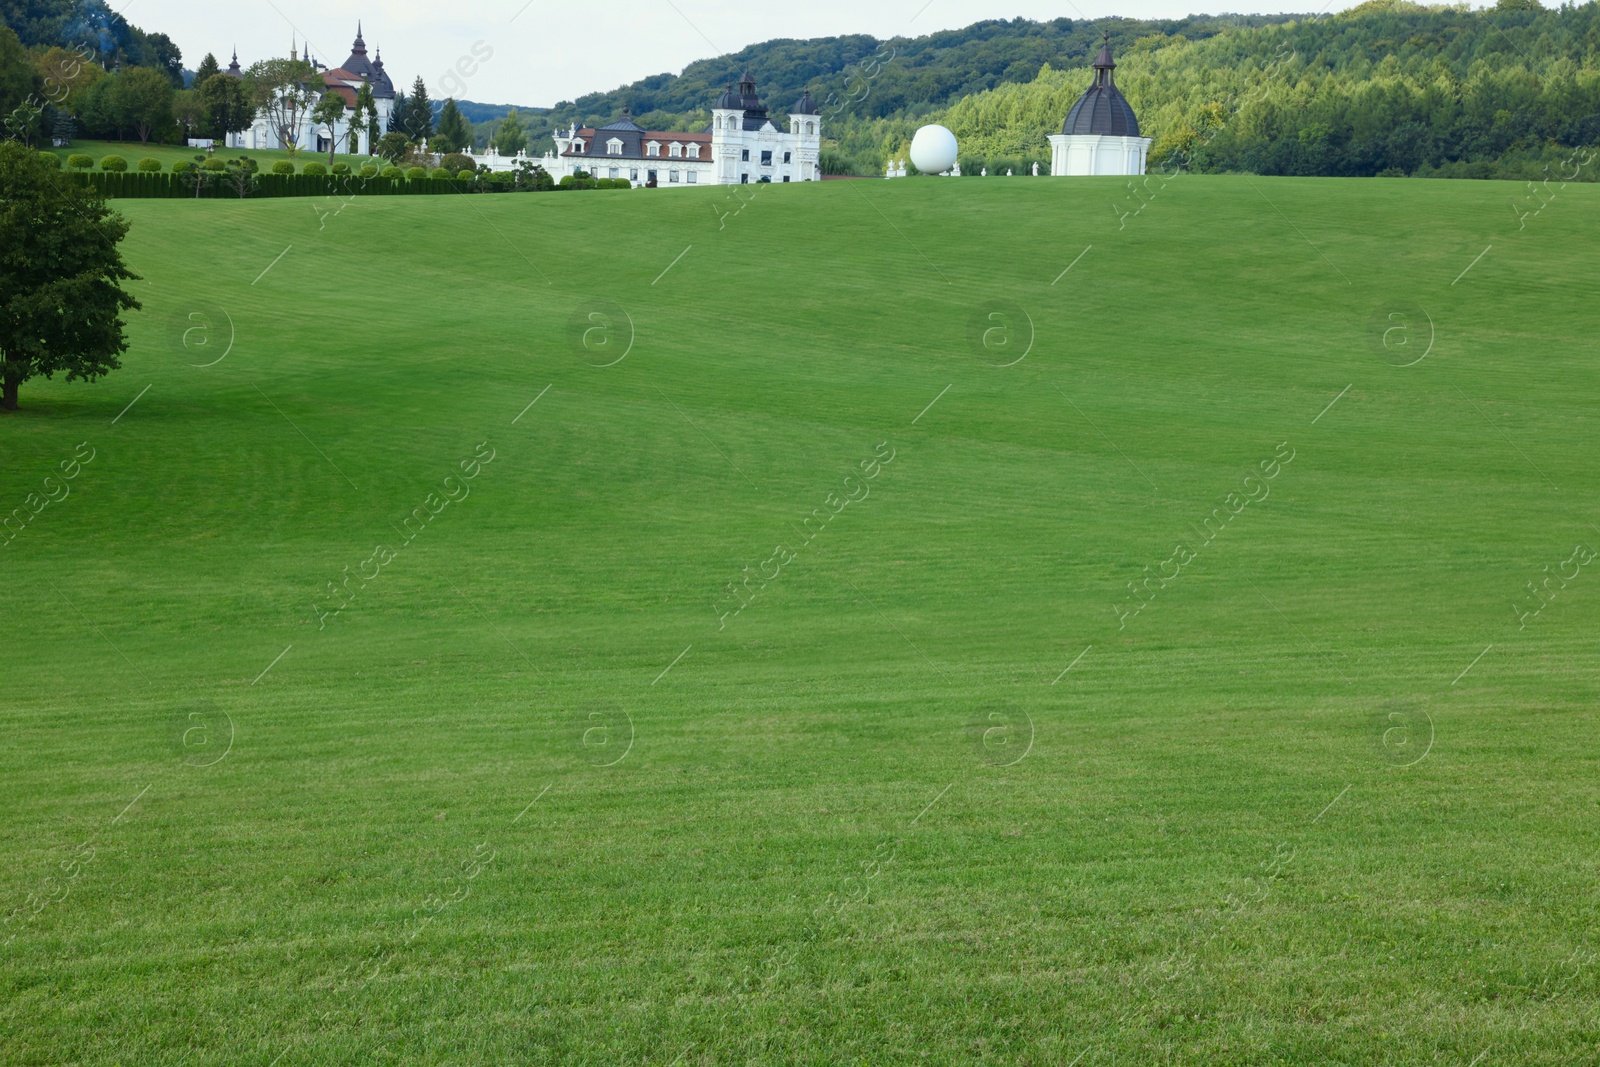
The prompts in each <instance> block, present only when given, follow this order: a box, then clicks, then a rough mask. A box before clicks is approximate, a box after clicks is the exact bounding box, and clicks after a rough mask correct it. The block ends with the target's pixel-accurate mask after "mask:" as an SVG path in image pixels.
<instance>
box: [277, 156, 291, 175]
mask: <svg viewBox="0 0 1600 1067" xmlns="http://www.w3.org/2000/svg"><path fill="white" fill-rule="evenodd" d="M272 173H274V174H293V173H294V164H293V163H290V162H289V161H288V160H287V159H280V160H278V161H277V162H276V163H274V164H273V165H272Z"/></svg>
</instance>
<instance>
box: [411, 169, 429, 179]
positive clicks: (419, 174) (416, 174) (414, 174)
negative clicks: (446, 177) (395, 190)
mask: <svg viewBox="0 0 1600 1067" xmlns="http://www.w3.org/2000/svg"><path fill="white" fill-rule="evenodd" d="M427 176H428V172H427V171H425V170H423V169H422V168H421V167H410V168H408V169H407V170H406V177H407V178H410V179H411V180H412V181H417V180H419V179H421V178H426V177H427Z"/></svg>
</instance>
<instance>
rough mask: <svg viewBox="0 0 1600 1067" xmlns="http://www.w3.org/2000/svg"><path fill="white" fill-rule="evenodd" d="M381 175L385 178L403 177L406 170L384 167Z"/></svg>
mask: <svg viewBox="0 0 1600 1067" xmlns="http://www.w3.org/2000/svg"><path fill="white" fill-rule="evenodd" d="M383 176H384V177H385V178H404V177H405V176H406V172H405V171H403V170H401V169H400V168H399V167H384V168H383Z"/></svg>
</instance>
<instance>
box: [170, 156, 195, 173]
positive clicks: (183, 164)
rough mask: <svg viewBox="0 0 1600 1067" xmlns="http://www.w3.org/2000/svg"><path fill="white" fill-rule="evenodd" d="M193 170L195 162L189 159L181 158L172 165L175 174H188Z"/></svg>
mask: <svg viewBox="0 0 1600 1067" xmlns="http://www.w3.org/2000/svg"><path fill="white" fill-rule="evenodd" d="M191 170H194V164H193V163H190V162H189V161H188V160H187V159H180V160H178V161H177V162H176V163H174V164H173V165H172V173H174V174H188V173H189V172H190V171H191Z"/></svg>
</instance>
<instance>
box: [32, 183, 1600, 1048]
mask: <svg viewBox="0 0 1600 1067" xmlns="http://www.w3.org/2000/svg"><path fill="white" fill-rule="evenodd" d="M740 192H747V191H746V190H740ZM1523 193H1524V190H1523V189H1521V188H1520V187H1518V186H1513V185H1510V184H1492V183H1474V182H1443V181H1440V182H1423V181H1406V180H1399V181H1384V180H1367V181H1333V180H1274V179H1260V178H1258V179H1247V178H1204V177H1185V178H1181V179H1179V180H1177V181H1174V182H1172V183H1170V184H1169V185H1167V186H1166V187H1165V188H1163V189H1161V190H1160V191H1159V192H1158V193H1157V194H1156V195H1155V196H1154V198H1153V199H1152V200H1151V201H1150V202H1149V204H1148V206H1147V207H1145V208H1144V210H1143V211H1142V212H1140V213H1138V214H1136V215H1135V214H1132V213H1131V212H1132V208H1133V204H1132V202H1130V201H1128V200H1127V199H1126V190H1125V189H1124V187H1123V183H1121V182H1118V181H1109V180H1104V181H1103V180H1076V181H1026V182H1025V181H1005V180H1001V179H991V180H983V181H966V182H945V181H936V180H932V179H922V180H907V181H897V182H838V183H825V184H808V185H791V186H771V187H763V188H761V189H759V190H755V191H754V192H753V197H752V199H751V200H750V201H749V202H748V203H747V204H745V205H744V206H743V207H742V209H741V207H740V203H739V202H738V201H736V200H734V199H732V191H730V190H726V189H701V190H679V191H675V192H671V193H668V192H661V193H658V194H657V195H653V196H647V195H632V196H627V197H623V196H614V197H608V196H603V195H596V196H573V197H569V196H502V197H466V196H463V197H460V198H451V197H416V198H412V197H375V198H371V199H361V200H356V201H354V202H352V203H350V204H349V205H348V206H345V207H344V208H343V210H342V211H340V210H338V205H337V204H336V203H335V202H332V201H318V200H306V199H293V200H289V199H285V200H264V201H255V202H236V201H221V200H217V201H202V202H196V203H188V202H183V201H160V200H149V201H140V200H131V201H119V202H117V205H116V206H117V208H118V210H120V211H122V212H123V213H124V214H125V215H126V216H127V217H128V218H129V219H130V220H132V223H133V229H132V233H131V235H130V237H129V239H128V241H127V244H126V249H127V255H128V259H129V261H130V264H131V265H132V267H133V268H134V269H135V270H136V271H137V272H138V273H139V274H141V275H142V277H143V280H142V281H140V282H137V283H135V284H134V291H135V292H136V293H137V295H138V297H139V299H140V300H142V301H143V304H144V309H143V311H142V312H139V313H136V314H134V315H133V316H132V323H131V325H130V328H129V334H130V338H131V341H132V348H131V350H130V351H129V352H128V354H127V356H126V357H125V366H124V368H123V369H122V370H121V371H120V372H118V373H116V374H113V375H112V376H110V377H109V378H107V379H105V380H102V381H100V382H97V383H94V384H92V385H84V384H81V383H79V384H68V383H65V382H60V381H57V382H29V383H27V384H26V385H24V387H23V391H22V403H23V408H24V410H23V411H21V412H20V413H18V414H16V415H13V416H8V417H6V418H5V419H3V420H0V454H3V456H4V474H5V476H4V479H3V485H4V487H5V492H6V493H7V496H8V499H7V500H6V502H5V503H4V508H5V509H9V508H12V507H24V513H25V514H26V513H28V509H27V508H26V507H25V501H26V499H27V497H28V494H29V493H31V492H37V493H40V494H43V493H44V492H46V488H45V483H44V481H43V479H44V478H45V477H46V476H47V475H50V474H52V473H53V472H57V471H60V470H62V468H61V464H62V463H63V462H65V463H66V464H67V467H66V468H65V469H66V470H67V471H69V472H71V471H74V470H75V471H76V476H75V477H74V478H72V479H71V480H70V481H66V482H61V483H51V485H52V486H53V488H51V489H50V490H49V491H50V492H51V493H53V494H54V495H55V496H57V497H58V498H59V499H58V500H57V501H56V502H54V503H50V504H49V505H48V506H46V507H45V508H44V509H43V511H41V512H40V513H38V514H37V515H36V516H33V517H31V518H30V520H29V522H28V524H27V526H26V528H25V529H23V530H22V532H21V533H19V534H17V535H16V536H15V538H14V539H13V540H11V541H10V542H9V543H8V544H6V547H4V548H0V552H3V553H4V556H3V566H4V568H5V572H4V573H5V580H4V583H3V593H0V596H3V604H4V614H3V616H0V618H3V620H4V621H3V626H4V630H3V633H4V640H5V645H6V647H7V649H8V652H9V654H8V655H7V657H6V661H5V663H6V669H5V673H4V693H5V699H4V703H3V705H0V730H3V737H4V744H3V745H0V775H3V778H0V780H3V781H4V782H5V783H6V789H5V791H4V792H5V803H4V807H3V809H0V811H3V814H0V848H3V851H4V856H5V863H4V864H3V867H0V909H3V910H0V918H3V925H0V943H3V944H5V946H6V947H5V950H4V951H5V956H4V961H5V962H4V966H3V967H0V994H3V995H0V1035H3V1037H0V1063H4V1064H52V1065H53V1064H107V1065H110V1064H121V1065H135V1064H138V1065H149V1064H170V1065H176V1064H180V1063H181V1064H185V1065H201V1064H217V1065H221V1064H228V1065H240V1064H244V1065H259V1067H268V1065H270V1064H277V1065H279V1067H299V1065H305V1064H386V1063H397V1064H398V1063H405V1064H439V1065H444V1064H457V1065H459V1064H503V1063H528V1064H595V1065H600V1064H606V1065H612V1064H653V1065H661V1067H665V1065H668V1064H681V1065H690V1064H696V1065H701V1064H703V1065H710V1064H763V1065H765V1064H771V1065H779V1064H817V1065H822V1064H890V1063H905V1064H964V1063H974V1062H983V1063H995V1064H1040V1065H1042V1064H1070V1063H1074V1062H1076V1063H1079V1064H1081V1065H1083V1067H1092V1065H1110V1064H1144V1063H1161V1064H1197V1065H1198V1064H1207V1065H1211V1064H1348V1065H1357V1064H1361V1065H1367V1064H1379V1063H1384V1064H1439V1065H1458V1067H1467V1065H1469V1064H1477V1065H1479V1067H1494V1065H1504V1064H1572V1063H1580V1062H1593V1061H1594V1057H1595V1054H1596V1047H1597V1043H1600V1023H1597V1018H1596V1004H1597V1001H1600V979H1597V975H1600V934H1597V932H1596V901H1597V892H1596V885H1597V868H1600V851H1597V845H1600V833H1597V829H1600V746H1597V745H1596V729H1597V726H1600V715H1597V713H1596V696H1597V688H1600V676H1597V668H1600V650H1597V648H1596V645H1595V633H1596V626H1597V624H1600V574H1597V573H1594V572H1595V571H1596V570H1597V569H1600V568H1596V567H1594V566H1589V565H1585V564H1584V562H1583V560H1584V559H1585V553H1583V552H1580V553H1578V554H1577V555H1576V556H1575V555H1574V548H1575V546H1578V545H1580V544H1581V545H1584V546H1590V547H1594V548H1600V530H1596V528H1595V524H1600V507H1597V506H1596V503H1595V493H1596V490H1597V489H1600V475H1597V473H1596V471H1595V459H1594V457H1595V446H1596V444H1597V442H1600V428H1597V426H1596V421H1595V420H1596V404H1597V401H1600V358H1597V357H1600V349H1597V342H1596V336H1595V326H1596V321H1597V317H1596V312H1595V307H1596V303H1595V292H1594V290H1595V282H1594V271H1593V264H1594V249H1595V248H1596V247H1597V245H1600V210H1597V208H1600V189H1596V188H1595V187H1593V186H1583V187H1570V188H1568V189H1566V190H1563V191H1561V192H1560V193H1559V195H1558V196H1557V197H1556V198H1555V199H1554V200H1553V201H1552V202H1551V203H1550V204H1549V206H1547V207H1546V208H1545V209H1544V210H1543V212H1542V213H1541V214H1540V215H1538V216H1537V217H1530V218H1528V219H1526V220H1525V226H1524V228H1522V229H1518V222H1517V218H1516V216H1515V215H1514V214H1513V213H1511V212H1508V211H1507V210H1506V202H1507V199H1508V198H1515V197H1521V196H1522V195H1523ZM1113 205H1124V206H1123V207H1120V208H1114V207H1113ZM1486 249H1487V252H1486V251H1485V250H1486ZM1069 265H1070V268H1071V269H1070V270H1069V269H1067V268H1068V267H1069ZM994 315H998V316H1000V317H999V318H991V317H990V316H994ZM1391 316H1397V317H1391ZM1030 321H1031V324H1032V325H1031V327H1030V326H1029V325H1028V323H1029V322H1030ZM1430 321H1431V324H1432V325H1431V327H1430V326H1429V322H1430ZM630 324H631V325H630ZM1008 329H1009V330H1010V331H1011V332H1009V333H1005V332H1004V331H1006V330H1008ZM985 331H990V332H988V333H985ZM995 331H1000V332H995ZM1030 331H1031V333H1032V335H1033V336H1032V346H1031V348H1028V347H1027V342H1028V340H1029V338H1028V334H1029V333H1030ZM1430 333H1431V335H1432V336H1431V349H1430V348H1429V347H1428V342H1429V340H1430V337H1429V335H1430ZM1386 335H1387V337H1388V344H1387V346H1386V345H1385V343H1384V338H1385V336H1386ZM185 339H187V344H186V343H185ZM230 339H231V347H229V346H228V342H229V341H230ZM202 342H209V343H207V344H202ZM630 342H631V348H630V347H629V343H630ZM985 342H987V344H986V343H985ZM1002 342H1006V343H1002ZM624 353H625V358H622V359H621V361H620V362H616V360H617V359H618V357H619V356H622V355H623V354H624ZM1424 353H1425V358H1421V361H1420V362H1415V360H1416V359H1417V358H1418V357H1419V356H1421V355H1423V354H1424ZM1019 354H1020V361H1019ZM219 359H220V362H218V360H219ZM1404 363H1410V364H1411V365H1409V366H1400V365H1399V364H1404ZM207 364H209V365H207ZM604 364H611V365H604ZM1006 364H1009V365H1006ZM535 400H536V401H537V402H536V403H534V401H535ZM134 401H136V402H134ZM130 403H131V405H132V406H131V407H130V406H129V405H130ZM530 404H531V406H530ZM80 444H81V445H82V447H81V448H80ZM91 450H92V460H90V461H89V462H87V463H84V462H82V459H83V457H87V456H90V455H91ZM75 456H77V457H78V458H77V459H76V460H75V459H74V457H75ZM488 457H492V459H490V460H489V461H488V462H485V459H486V458H488ZM891 457H892V458H891ZM74 463H77V466H76V467H74V466H73V464H74ZM63 492H68V493H69V495H66V496H64V497H62V496H61V494H62V493H63ZM417 509H421V510H420V511H418V510H417ZM413 516H418V517H413ZM813 516H817V517H813ZM408 519H409V521H408ZM808 520H809V521H808ZM1208 520H1210V521H1209V525H1208V524H1207V523H1208ZM803 524H804V525H803ZM1219 529H1220V532H1217V531H1218V530H1219ZM1207 531H1210V532H1207ZM408 538H409V541H408ZM1180 545H1181V546H1182V548H1181V549H1180V548H1179V546H1180ZM377 546H383V548H381V549H380V548H378V547H377ZM1547 567H1548V568H1549V569H1548V570H1546V568H1547ZM747 568H748V569H747ZM1146 568H1148V571H1147V570H1146ZM1556 574H1565V575H1566V577H1565V578H1549V576H1551V575H1556ZM1574 575H1575V577H1574ZM361 576H365V577H361ZM1547 578H1549V581H1550V584H1549V585H1548V587H1547V588H1548V589H1549V590H1551V592H1549V593H1547V594H1546V598H1547V602H1545V603H1544V606H1543V607H1542V609H1539V603H1540V602H1537V601H1534V600H1533V598H1532V595H1531V594H1530V593H1529V592H1528V590H1527V588H1526V587H1527V586H1528V584H1529V583H1533V582H1542V581H1545V580H1546V579H1547ZM341 582H342V583H344V585H343V592H342V593H340V594H339V595H338V596H335V595H334V593H333V592H332V591H330V583H341ZM741 582H743V583H746V584H745V585H744V587H743V590H745V591H738V592H737V595H732V594H730V593H729V592H728V587H729V586H730V584H731V583H741ZM1134 582H1142V583H1145V584H1143V585H1142V586H1141V587H1140V588H1139V589H1138V590H1137V591H1135V590H1131V589H1130V583H1134ZM1141 604H1142V605H1143V606H1142V609H1141V608H1140V607H1139V605H1141ZM1518 604H1521V605H1522V607H1521V608H1518V607H1516V606H1515V605H1518ZM341 606H342V608H341ZM1536 609H1539V610H1537V614H1534V612H1535V610H1536ZM1519 610H1520V611H1523V612H1526V613H1527V614H1525V615H1524V616H1523V617H1522V618H1521V619H1520V620H1519V616H1518V612H1519ZM335 612H337V613H335Z"/></svg>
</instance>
